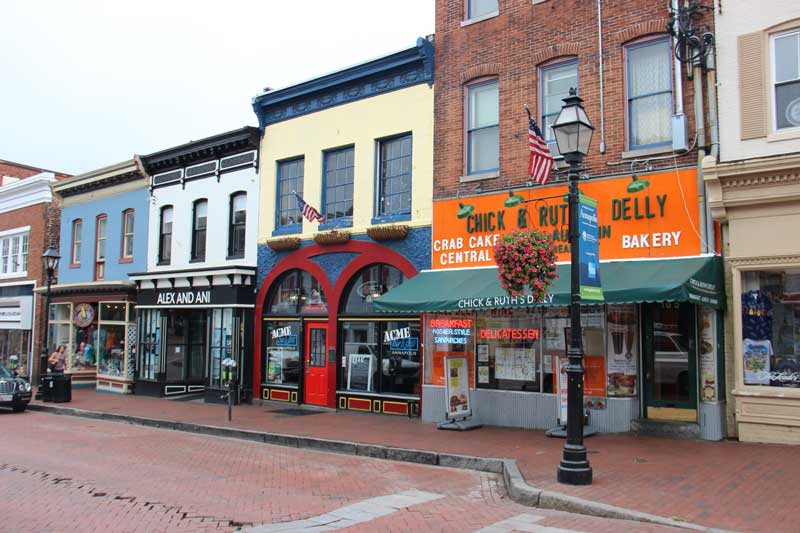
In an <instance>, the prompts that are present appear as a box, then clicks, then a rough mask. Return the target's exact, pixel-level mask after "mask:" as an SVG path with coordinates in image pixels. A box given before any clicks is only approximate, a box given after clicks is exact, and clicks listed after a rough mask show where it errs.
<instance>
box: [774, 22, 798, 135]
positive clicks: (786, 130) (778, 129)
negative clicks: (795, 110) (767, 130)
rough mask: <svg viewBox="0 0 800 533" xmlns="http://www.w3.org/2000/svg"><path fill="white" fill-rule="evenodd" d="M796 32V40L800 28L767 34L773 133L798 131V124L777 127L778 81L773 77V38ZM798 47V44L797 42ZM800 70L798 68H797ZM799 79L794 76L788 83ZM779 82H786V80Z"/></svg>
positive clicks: (775, 70)
mask: <svg viewBox="0 0 800 533" xmlns="http://www.w3.org/2000/svg"><path fill="white" fill-rule="evenodd" d="M792 34H797V35H798V41H800V28H792V29H790V30H785V31H780V32H776V33H773V34H771V35H770V36H769V56H770V57H769V84H770V85H769V92H770V100H771V102H770V107H771V109H770V111H771V113H772V131H773V132H775V133H798V132H800V126H795V127H792V128H778V93H777V91H776V89H777V87H776V84H777V83H778V81H777V80H776V79H775V74H776V72H777V68H776V65H775V60H776V59H777V57H776V54H775V40H776V39H780V38H781V37H786V36H787V35H792ZM798 47H800V44H798ZM798 62H800V50H798ZM799 70H800V69H799ZM798 76H800V72H798ZM797 80H800V77H798V78H796V79H795V80H792V81H789V82H788V83H792V82H796V81H797ZM781 83H787V82H786V81H784V82H781Z"/></svg>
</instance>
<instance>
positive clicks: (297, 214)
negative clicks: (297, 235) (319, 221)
mask: <svg viewBox="0 0 800 533" xmlns="http://www.w3.org/2000/svg"><path fill="white" fill-rule="evenodd" d="M303 165H304V160H303V158H300V159H294V160H292V161H283V162H281V163H278V209H277V220H276V224H275V227H276V229H277V228H285V227H291V226H300V225H301V224H302V215H303V214H302V213H301V211H300V207H299V206H298V203H297V196H295V193H296V194H299V195H300V196H302V195H303ZM299 230H300V228H299V227H298V228H297V231H299Z"/></svg>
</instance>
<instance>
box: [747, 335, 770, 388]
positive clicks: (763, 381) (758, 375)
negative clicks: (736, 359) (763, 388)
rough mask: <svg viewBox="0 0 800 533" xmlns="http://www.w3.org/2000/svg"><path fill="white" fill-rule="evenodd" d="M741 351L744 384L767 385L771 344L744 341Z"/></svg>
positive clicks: (750, 340) (768, 342) (749, 340)
mask: <svg viewBox="0 0 800 533" xmlns="http://www.w3.org/2000/svg"><path fill="white" fill-rule="evenodd" d="M743 350H744V384H745V385H769V372H770V365H769V358H770V356H771V355H772V342H770V341H767V340H764V341H754V340H752V339H745V340H744V345H743Z"/></svg>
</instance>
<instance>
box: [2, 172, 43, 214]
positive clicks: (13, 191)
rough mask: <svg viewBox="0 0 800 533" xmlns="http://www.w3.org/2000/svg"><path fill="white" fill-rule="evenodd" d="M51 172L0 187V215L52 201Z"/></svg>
mask: <svg viewBox="0 0 800 533" xmlns="http://www.w3.org/2000/svg"><path fill="white" fill-rule="evenodd" d="M54 181H55V175H54V174H53V173H52V172H43V173H41V174H37V175H36V176H31V177H30V178H25V179H22V180H19V181H15V182H14V183H9V184H8V185H3V186H2V187H0V213H7V212H9V211H15V210H17V209H23V208H25V207H30V206H33V205H37V204H49V203H50V202H52V201H53V190H52V188H51V184H52V183H53V182H54Z"/></svg>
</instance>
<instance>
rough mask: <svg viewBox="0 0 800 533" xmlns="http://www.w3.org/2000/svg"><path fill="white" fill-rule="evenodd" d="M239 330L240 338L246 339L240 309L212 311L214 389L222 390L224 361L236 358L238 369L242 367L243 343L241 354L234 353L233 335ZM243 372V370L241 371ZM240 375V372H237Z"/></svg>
mask: <svg viewBox="0 0 800 533" xmlns="http://www.w3.org/2000/svg"><path fill="white" fill-rule="evenodd" d="M237 327H238V328H239V338H240V339H243V338H244V322H243V317H242V311H241V310H240V309H233V308H227V309H212V310H211V347H210V348H211V351H210V354H211V359H210V362H209V365H210V372H209V374H210V383H209V385H210V386H211V387H214V388H222V386H223V385H224V384H223V382H222V361H223V360H225V359H226V358H229V357H230V358H234V357H235V358H236V362H237V365H238V366H237V368H238V367H240V366H241V361H242V348H243V343H240V344H241V346H240V349H239V353H238V354H235V353H234V345H233V336H234V335H233V334H234V330H235V328H237ZM239 372H241V370H239ZM237 373H238V372H237Z"/></svg>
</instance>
